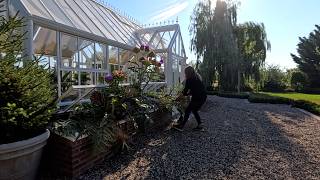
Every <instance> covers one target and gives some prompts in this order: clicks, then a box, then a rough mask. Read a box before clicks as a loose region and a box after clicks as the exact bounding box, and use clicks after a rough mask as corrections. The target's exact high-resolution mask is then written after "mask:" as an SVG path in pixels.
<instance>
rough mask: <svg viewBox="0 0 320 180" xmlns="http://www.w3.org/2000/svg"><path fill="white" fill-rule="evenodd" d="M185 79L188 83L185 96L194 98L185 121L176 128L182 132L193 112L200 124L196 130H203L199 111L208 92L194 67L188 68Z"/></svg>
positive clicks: (186, 113) (185, 114)
mask: <svg viewBox="0 0 320 180" xmlns="http://www.w3.org/2000/svg"><path fill="white" fill-rule="evenodd" d="M185 77H186V82H185V87H184V90H183V95H184V96H189V95H191V96H192V97H191V101H190V103H189V105H188V107H187V108H186V110H185V113H184V118H183V120H182V121H180V122H178V124H177V125H175V126H174V128H175V129H177V130H180V131H182V129H183V127H184V125H185V124H186V123H187V121H188V119H189V116H190V114H191V112H192V113H193V114H194V117H195V118H196V120H197V123H198V126H197V127H196V128H195V129H196V130H202V129H203V127H202V122H201V118H200V115H199V113H198V111H199V110H200V108H201V106H202V105H203V104H204V103H205V102H206V100H207V94H206V90H205V87H204V85H203V83H202V80H201V78H200V76H199V75H198V74H197V73H196V72H195V70H194V68H193V67H191V66H188V67H187V68H186V69H185Z"/></svg>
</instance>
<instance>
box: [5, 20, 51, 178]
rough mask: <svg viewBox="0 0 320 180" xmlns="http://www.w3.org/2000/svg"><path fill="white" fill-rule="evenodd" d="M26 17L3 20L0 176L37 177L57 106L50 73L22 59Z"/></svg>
mask: <svg viewBox="0 0 320 180" xmlns="http://www.w3.org/2000/svg"><path fill="white" fill-rule="evenodd" d="M22 27H23V21H22V19H20V18H18V17H17V16H14V17H8V18H4V17H1V19H0V51H1V52H0V54H1V56H0V89H1V91H0V97H1V98H0V112H1V113H0V137H1V138H0V179H34V178H35V177H36V172H37V168H38V165H39V162H40V158H41V153H42V148H43V147H44V146H45V144H46V141H47V139H48V137H49V134H50V133H49V131H48V130H46V127H47V124H48V120H49V118H50V115H51V113H52V111H53V110H54V107H55V100H54V99H55V97H54V90H53V87H52V85H51V79H50V73H49V72H48V71H46V70H44V68H43V67H42V66H40V65H38V64H39V63H38V61H35V60H34V61H31V60H30V61H22V60H21V59H19V58H18V57H19V54H20V52H22V46H21V44H22V41H23V38H24V37H23V34H22V33H19V30H20V29H21V28H22Z"/></svg>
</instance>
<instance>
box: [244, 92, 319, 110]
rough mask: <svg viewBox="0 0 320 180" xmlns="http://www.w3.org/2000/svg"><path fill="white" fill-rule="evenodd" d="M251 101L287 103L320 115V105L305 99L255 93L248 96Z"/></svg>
mask: <svg viewBox="0 0 320 180" xmlns="http://www.w3.org/2000/svg"><path fill="white" fill-rule="evenodd" d="M248 101H249V102H251V103H270V104H287V105H291V106H292V107H296V108H300V109H304V110H306V111H308V112H311V113H313V114H316V115H320V105H318V104H316V103H312V102H309V101H305V100H293V99H289V98H283V97H275V96H270V95H267V94H261V93H254V94H251V95H250V96H249V98H248Z"/></svg>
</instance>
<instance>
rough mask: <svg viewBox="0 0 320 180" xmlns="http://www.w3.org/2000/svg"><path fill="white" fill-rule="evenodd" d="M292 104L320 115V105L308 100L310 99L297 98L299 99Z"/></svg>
mask: <svg viewBox="0 0 320 180" xmlns="http://www.w3.org/2000/svg"><path fill="white" fill-rule="evenodd" d="M292 106H293V107H297V108H301V109H304V110H306V111H309V112H311V113H314V114H316V115H320V105H318V104H315V103H312V102H308V101H304V100H297V101H294V102H293V104H292Z"/></svg>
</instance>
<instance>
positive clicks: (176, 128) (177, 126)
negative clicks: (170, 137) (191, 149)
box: [172, 124, 183, 132]
mask: <svg viewBox="0 0 320 180" xmlns="http://www.w3.org/2000/svg"><path fill="white" fill-rule="evenodd" d="M172 128H173V129H175V130H177V131H180V132H182V131H183V127H182V126H181V125H180V124H178V125H173V126H172Z"/></svg>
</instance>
